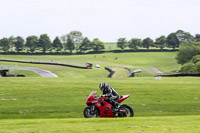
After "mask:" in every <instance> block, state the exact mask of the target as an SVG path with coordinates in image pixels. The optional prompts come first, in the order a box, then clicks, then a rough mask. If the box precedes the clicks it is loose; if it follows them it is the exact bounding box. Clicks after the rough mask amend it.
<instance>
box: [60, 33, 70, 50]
mask: <svg viewBox="0 0 200 133" xmlns="http://www.w3.org/2000/svg"><path fill="white" fill-rule="evenodd" d="M67 36H68V35H67V34H66V35H62V36H61V37H60V40H61V42H62V44H63V48H64V51H66V50H67V46H66V45H67Z"/></svg>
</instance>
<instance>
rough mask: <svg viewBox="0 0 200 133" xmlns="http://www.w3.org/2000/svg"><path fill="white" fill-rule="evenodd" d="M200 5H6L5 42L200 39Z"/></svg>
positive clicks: (128, 0)
mask: <svg viewBox="0 0 200 133" xmlns="http://www.w3.org/2000/svg"><path fill="white" fill-rule="evenodd" d="M199 13H200V0H1V1H0V16H1V20H0V38H3V37H9V36H11V35H14V36H22V37H24V38H26V37H27V36H29V35H37V36H39V35H41V34H44V33H47V34H48V35H49V36H50V38H51V40H53V39H54V38H55V37H56V36H62V35H63V34H68V33H69V32H70V31H73V30H78V31H81V32H82V33H83V36H84V37H88V38H89V39H90V40H92V39H94V38H99V39H100V40H102V41H105V42H113V41H117V39H118V38H121V37H125V38H127V40H129V39H131V38H141V39H144V38H146V37H150V38H152V39H155V38H157V37H159V36H161V35H166V36H167V35H168V34H169V33H172V32H175V31H177V30H179V29H181V30H184V31H187V32H190V33H191V34H193V35H195V34H197V33H200V15H199Z"/></svg>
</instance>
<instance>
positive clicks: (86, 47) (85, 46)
mask: <svg viewBox="0 0 200 133" xmlns="http://www.w3.org/2000/svg"><path fill="white" fill-rule="evenodd" d="M79 49H80V52H82V51H87V50H90V49H92V44H91V42H90V40H89V39H88V38H87V37H85V38H84V39H83V41H82V43H81V45H80V47H79Z"/></svg>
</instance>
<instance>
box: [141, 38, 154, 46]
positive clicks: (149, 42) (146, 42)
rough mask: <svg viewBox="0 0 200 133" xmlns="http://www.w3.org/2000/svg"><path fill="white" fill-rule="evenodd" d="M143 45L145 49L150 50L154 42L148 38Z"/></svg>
mask: <svg viewBox="0 0 200 133" xmlns="http://www.w3.org/2000/svg"><path fill="white" fill-rule="evenodd" d="M142 45H143V48H147V49H149V47H150V46H153V40H152V39H151V38H149V37H147V38H145V39H144V40H143V41H142Z"/></svg>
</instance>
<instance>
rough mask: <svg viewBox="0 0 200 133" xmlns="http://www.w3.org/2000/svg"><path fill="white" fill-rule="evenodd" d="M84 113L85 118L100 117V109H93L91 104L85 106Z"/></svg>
mask: <svg viewBox="0 0 200 133" xmlns="http://www.w3.org/2000/svg"><path fill="white" fill-rule="evenodd" d="M83 114H84V117H85V118H93V117H99V111H98V109H97V108H95V107H94V110H92V109H91V107H90V106H87V107H85V109H84V111H83Z"/></svg>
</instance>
